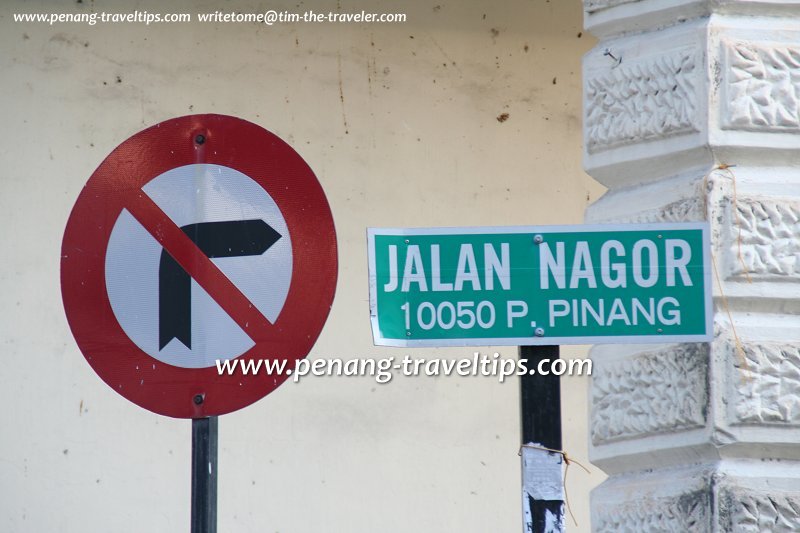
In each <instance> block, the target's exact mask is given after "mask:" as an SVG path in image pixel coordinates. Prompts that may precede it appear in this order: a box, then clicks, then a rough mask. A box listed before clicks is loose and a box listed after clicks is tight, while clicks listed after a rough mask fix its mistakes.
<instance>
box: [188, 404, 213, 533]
mask: <svg viewBox="0 0 800 533" xmlns="http://www.w3.org/2000/svg"><path fill="white" fill-rule="evenodd" d="M217 424H218V419H217V417H216V416H210V417H208V418H195V419H193V420H192V527H191V529H190V531H191V533H217V443H218V439H217V435H218V433H217Z"/></svg>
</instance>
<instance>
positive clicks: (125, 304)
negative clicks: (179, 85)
mask: <svg viewBox="0 0 800 533" xmlns="http://www.w3.org/2000/svg"><path fill="white" fill-rule="evenodd" d="M336 276H337V256H336V233H335V231H334V227H333V217H332V215H331V211H330V207H329V206H328V202H327V199H326V198H325V193H324V192H323V190H322V187H321V186H320V184H319V182H318V181H317V179H316V177H315V176H314V173H313V172H312V171H311V169H310V168H309V167H308V165H307V164H306V163H305V161H303V159H302V158H301V157H300V155H299V154H297V152H295V151H294V150H293V149H292V148H291V147H290V146H289V145H288V144H286V143H285V142H283V141H282V140H281V139H279V138H278V137H276V136H275V135H273V134H272V133H270V132H268V131H266V130H265V129H263V128H261V127H259V126H257V125H255V124H252V123H250V122H246V121H244V120H241V119H238V118H234V117H228V116H223V115H192V116H186V117H180V118H176V119H172V120H168V121H165V122H162V123H160V124H157V125H155V126H152V127H150V128H148V129H146V130H144V131H142V132H139V133H137V134H136V135H134V136H133V137H131V138H130V139H128V140H126V141H125V142H123V143H122V144H121V145H120V146H118V147H117V148H116V149H115V150H114V151H113V152H112V153H111V154H110V155H109V156H108V157H107V158H106V159H105V160H104V161H103V162H102V163H101V164H100V166H99V167H98V168H97V170H96V171H95V172H94V174H92V176H91V177H90V178H89V181H88V182H87V183H86V186H85V187H84V188H83V190H82V191H81V194H80V196H79V197H78V199H77V201H76V203H75V206H74V207H73V209H72V213H71V214H70V217H69V220H68V222H67V227H66V230H65V232H64V240H63V243H62V247H61V292H62V297H63V300H64V309H65V311H66V314H67V319H68V321H69V325H70V328H71V329H72V333H73V335H74V337H75V340H76V341H77V343H78V346H79V348H80V349H81V352H83V355H84V356H85V357H86V360H87V362H88V363H89V364H90V365H91V367H92V368H93V369H94V370H95V372H97V374H98V376H100V378H101V379H102V380H103V381H105V382H106V383H107V384H108V385H109V386H110V387H111V388H112V389H114V390H115V391H116V392H118V393H119V394H121V395H122V396H124V397H125V398H127V399H128V400H130V401H131V402H133V403H135V404H137V405H139V406H140V407H143V408H145V409H148V410H150V411H152V412H154V413H157V414H161V415H165V416H171V417H175V418H191V419H192V519H191V523H192V528H191V531H192V532H193V533H212V532H215V531H216V501H217V475H218V473H217V416H219V415H223V414H226V413H230V412H232V411H236V410H237V409H241V408H243V407H246V406H247V405H250V404H252V403H253V402H255V401H257V400H259V399H261V398H262V397H264V396H265V395H267V394H269V393H270V392H272V391H273V390H275V389H276V388H277V387H278V386H279V385H280V384H281V383H283V382H284V381H285V380H286V379H287V378H288V375H287V374H283V375H277V374H268V373H266V372H263V373H249V374H245V373H243V372H242V373H238V372H228V373H223V372H221V371H220V370H219V366H218V365H219V364H220V362H221V361H230V360H239V361H240V362H241V363H242V364H244V363H248V362H250V361H253V360H263V359H281V360H285V361H287V363H288V364H287V368H291V367H292V363H293V362H294V361H296V360H298V359H302V358H304V357H305V356H306V355H308V353H309V351H310V350H311V347H312V346H313V345H314V342H316V339H317V337H318V336H319V334H320V332H321V330H322V327H323V325H324V324H325V320H326V319H327V316H328V312H329V311H330V307H331V303H332V301H333V294H334V290H335V287H336Z"/></svg>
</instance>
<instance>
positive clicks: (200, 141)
mask: <svg viewBox="0 0 800 533" xmlns="http://www.w3.org/2000/svg"><path fill="white" fill-rule="evenodd" d="M194 142H196V143H197V144H203V143H205V142H206V136H205V135H203V134H202V133H198V134H197V137H195V138H194Z"/></svg>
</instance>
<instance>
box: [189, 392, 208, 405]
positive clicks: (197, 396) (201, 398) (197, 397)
mask: <svg viewBox="0 0 800 533" xmlns="http://www.w3.org/2000/svg"><path fill="white" fill-rule="evenodd" d="M204 400H205V395H204V394H195V395H194V398H192V401H193V402H194V404H195V405H200V404H201V403H203V401H204Z"/></svg>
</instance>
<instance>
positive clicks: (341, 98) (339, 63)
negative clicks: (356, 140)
mask: <svg viewBox="0 0 800 533" xmlns="http://www.w3.org/2000/svg"><path fill="white" fill-rule="evenodd" d="M336 68H337V70H338V73H339V101H340V102H341V104H342V124H343V125H344V134H345V135H349V134H350V128H349V126H348V125H347V114H345V111H344V84H343V83H342V54H341V52H337V53H336Z"/></svg>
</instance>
